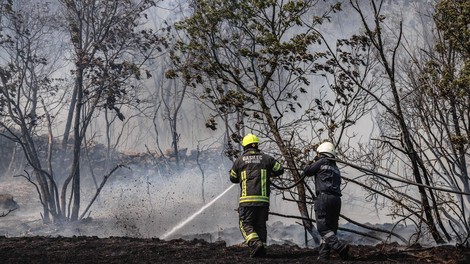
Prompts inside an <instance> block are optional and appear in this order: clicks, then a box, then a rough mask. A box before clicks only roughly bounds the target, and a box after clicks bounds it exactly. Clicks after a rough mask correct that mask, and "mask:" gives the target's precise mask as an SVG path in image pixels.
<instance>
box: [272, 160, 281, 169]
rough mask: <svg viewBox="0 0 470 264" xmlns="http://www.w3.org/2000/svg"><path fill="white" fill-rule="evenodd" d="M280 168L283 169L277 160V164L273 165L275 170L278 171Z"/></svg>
mask: <svg viewBox="0 0 470 264" xmlns="http://www.w3.org/2000/svg"><path fill="white" fill-rule="evenodd" d="M279 169H281V164H279V162H277V161H276V164H274V167H273V171H278V170H279Z"/></svg>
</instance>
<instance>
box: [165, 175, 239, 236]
mask: <svg viewBox="0 0 470 264" xmlns="http://www.w3.org/2000/svg"><path fill="white" fill-rule="evenodd" d="M233 186H236V184H233V185H231V186H230V187H228V188H227V189H226V190H225V191H224V192H222V193H221V194H219V196H217V197H215V198H214V199H213V200H212V201H210V202H209V203H208V204H206V205H204V206H203V207H202V208H201V209H199V211H197V212H195V213H194V214H193V215H191V216H190V217H188V218H187V219H186V220H184V221H182V222H181V223H179V224H178V225H176V226H175V227H173V229H171V230H170V231H168V232H166V233H165V234H164V235H163V236H161V237H160V238H161V239H165V238H167V237H169V236H170V235H171V234H173V233H174V232H175V231H176V230H178V229H180V228H182V227H183V226H185V225H186V224H187V223H189V222H190V221H191V220H193V219H194V218H196V216H198V215H199V214H201V213H202V212H203V211H204V210H206V209H207V208H208V207H209V206H211V205H212V204H213V203H215V202H216V201H217V200H219V199H220V197H222V196H224V194H225V193H227V192H228V191H229V190H230V189H232V188H233Z"/></svg>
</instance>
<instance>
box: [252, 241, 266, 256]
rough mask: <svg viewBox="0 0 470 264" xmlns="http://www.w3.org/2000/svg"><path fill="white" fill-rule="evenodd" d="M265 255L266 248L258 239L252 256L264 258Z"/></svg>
mask: <svg viewBox="0 0 470 264" xmlns="http://www.w3.org/2000/svg"><path fill="white" fill-rule="evenodd" d="M264 256H266V249H265V248H264V245H263V243H262V242H261V241H257V242H256V243H255V244H254V246H253V249H252V251H251V254H250V257H252V258H262V257H264Z"/></svg>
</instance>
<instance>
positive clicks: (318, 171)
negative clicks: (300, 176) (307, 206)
mask: <svg viewBox="0 0 470 264" xmlns="http://www.w3.org/2000/svg"><path fill="white" fill-rule="evenodd" d="M304 175H306V176H315V191H316V192H317V195H319V194H320V193H322V192H324V193H328V194H334V195H338V196H341V173H340V171H339V168H338V166H336V162H335V161H334V160H330V159H327V158H326V157H325V156H321V157H320V159H318V160H317V161H315V162H314V163H313V164H310V165H307V166H306V167H305V168H304Z"/></svg>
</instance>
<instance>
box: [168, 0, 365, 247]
mask: <svg viewBox="0 0 470 264" xmlns="http://www.w3.org/2000/svg"><path fill="white" fill-rule="evenodd" d="M190 3H191V7H192V14H191V15H190V16H189V17H188V18H186V19H184V20H183V21H181V22H180V23H177V24H176V28H177V29H178V30H180V32H183V33H184V37H183V38H182V39H181V40H180V41H179V42H178V43H177V47H176V52H175V57H174V61H175V65H176V70H175V71H169V72H168V74H167V75H168V76H170V77H176V76H179V77H180V78H182V79H183V80H184V81H185V82H187V83H188V84H189V85H191V86H192V87H195V88H199V90H197V91H198V92H199V93H198V94H199V98H200V99H201V100H204V101H205V102H208V103H210V104H212V105H213V106H214V112H213V115H212V117H211V118H209V119H208V121H207V125H206V126H207V127H209V128H211V129H216V128H217V118H218V117H220V118H222V120H223V122H224V124H226V125H227V126H226V129H227V131H230V139H228V140H229V142H228V143H227V145H228V146H230V145H233V144H232V142H235V143H239V142H240V139H241V137H242V136H243V134H245V133H247V132H255V133H257V134H258V135H260V136H261V137H262V138H263V139H262V140H263V142H265V143H264V146H266V147H264V148H265V149H267V150H268V151H274V152H277V153H278V155H279V157H280V158H282V160H283V161H284V163H285V165H286V167H287V168H288V169H289V173H288V174H287V177H286V178H285V179H284V180H286V181H289V182H299V181H300V179H301V173H300V171H299V168H298V167H297V166H298V164H299V160H301V159H302V158H304V156H302V153H301V151H300V150H301V149H303V148H304V147H305V148H307V147H308V149H310V148H311V145H312V142H314V140H315V139H313V138H312V139H308V138H309V137H310V136H311V134H310V131H311V126H310V125H311V124H312V123H316V122H315V121H316V120H319V119H320V118H321V117H322V116H324V117H325V119H324V120H325V126H326V127H324V128H322V131H324V132H328V133H327V136H326V137H329V138H330V140H335V138H334V137H336V136H337V134H336V133H341V129H337V128H345V127H347V126H349V125H351V124H354V122H355V119H354V118H355V114H354V113H352V112H351V111H354V109H355V108H354V107H351V108H349V110H350V111H339V109H340V108H341V107H348V106H352V105H353V104H354V103H357V102H359V99H362V100H363V98H362V97H361V96H360V95H359V94H358V93H356V92H355V91H351V90H349V91H348V90H344V91H343V93H342V94H340V95H338V97H336V98H335V97H333V98H331V99H330V101H326V98H325V97H322V96H321V98H322V99H325V100H324V101H322V100H317V101H316V102H318V103H314V104H313V105H310V107H308V109H306V110H304V111H305V113H304V114H300V115H301V117H300V118H299V117H296V114H298V112H300V111H301V109H302V103H304V102H305V101H304V100H303V97H305V96H306V95H307V94H308V93H311V94H313V95H314V96H315V95H318V94H320V93H319V91H320V90H321V89H320V88H318V89H316V88H317V87H314V86H313V88H312V84H311V80H312V78H313V76H315V75H320V74H329V73H330V72H331V70H332V68H331V66H330V65H325V64H324V63H325V57H326V54H325V53H323V52H314V51H312V49H313V47H314V46H315V44H316V43H321V38H320V34H319V32H318V31H317V30H316V27H317V26H319V25H320V24H321V23H323V22H324V21H326V20H327V19H328V18H329V15H330V14H331V13H332V12H336V11H338V10H339V8H340V6H339V5H332V6H328V7H327V8H325V12H324V13H321V14H320V15H318V16H317V15H316V14H313V13H314V11H316V10H319V9H320V8H318V9H317V6H316V3H317V1H275V0H268V1H248V0H246V1H245V0H242V1H230V0H213V1H207V0H200V1H199V0H197V1H196V0H195V1H190ZM341 96H346V97H347V99H343V100H341ZM348 96H350V97H348ZM308 103H309V102H307V104H308ZM363 103H364V101H363ZM356 109H361V107H359V108H356ZM341 110H342V109H341ZM332 113H336V114H335V116H334V117H332V116H331V114H332ZM343 113H344V114H343ZM358 116H360V115H358ZM334 118H338V119H336V120H335V119H334ZM332 120H333V121H335V122H332ZM315 126H317V127H319V126H320V125H318V124H317V125H315ZM320 134H322V133H320V132H319V133H318V134H316V135H315V134H314V137H315V136H319V138H317V139H316V140H317V142H318V141H320V140H321V137H325V136H324V135H320ZM339 138H341V136H339ZM299 145H300V146H299ZM236 149H237V148H235V150H236ZM231 154H234V153H233V152H232V153H231ZM235 154H237V153H236V151H235ZM302 162H304V163H305V160H302ZM290 195H292V197H293V198H294V201H296V203H297V206H298V208H299V212H300V214H301V216H302V217H303V219H304V220H303V224H304V226H305V227H306V229H307V230H309V231H310V232H311V234H312V235H313V230H314V228H313V225H312V222H311V221H310V220H309V219H310V218H309V210H308V207H307V196H308V195H307V193H306V189H305V186H304V185H303V184H297V185H296V187H295V190H292V191H291V192H290ZM312 195H313V194H312ZM313 236H314V238H316V235H313Z"/></svg>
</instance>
